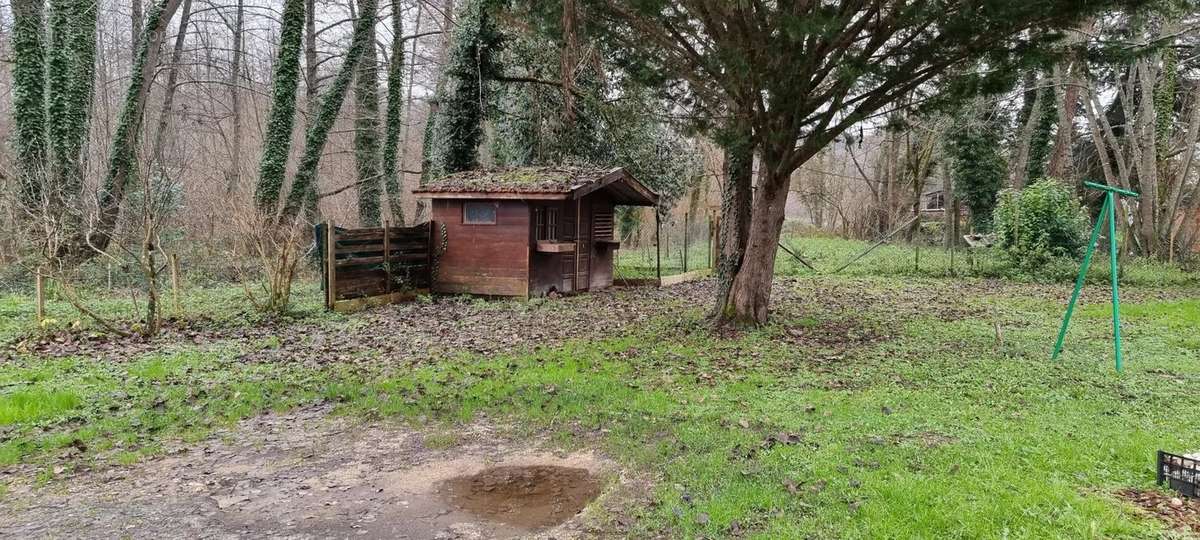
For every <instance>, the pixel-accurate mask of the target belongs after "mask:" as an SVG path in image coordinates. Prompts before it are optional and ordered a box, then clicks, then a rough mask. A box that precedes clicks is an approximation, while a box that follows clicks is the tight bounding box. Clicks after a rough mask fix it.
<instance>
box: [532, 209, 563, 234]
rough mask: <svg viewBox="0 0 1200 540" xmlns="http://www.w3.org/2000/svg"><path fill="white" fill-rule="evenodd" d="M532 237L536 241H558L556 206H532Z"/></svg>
mask: <svg viewBox="0 0 1200 540" xmlns="http://www.w3.org/2000/svg"><path fill="white" fill-rule="evenodd" d="M533 216H534V228H533V239H534V240H536V241H538V242H557V241H558V208H557V207H554V206H535V207H534V208H533Z"/></svg>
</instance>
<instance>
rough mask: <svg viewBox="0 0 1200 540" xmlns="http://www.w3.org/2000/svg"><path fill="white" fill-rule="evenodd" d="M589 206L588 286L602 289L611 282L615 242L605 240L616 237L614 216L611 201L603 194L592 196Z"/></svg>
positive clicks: (609, 285)
mask: <svg viewBox="0 0 1200 540" xmlns="http://www.w3.org/2000/svg"><path fill="white" fill-rule="evenodd" d="M589 206H590V207H591V209H592V211H591V230H592V258H591V261H592V270H591V280H590V283H589V287H590V288H592V289H603V288H605V287H611V286H612V284H613V258H614V257H613V252H614V251H616V249H615V248H616V244H610V243H607V242H605V240H614V239H616V238H617V230H616V225H617V224H616V216H615V213H614V208H613V203H612V201H610V200H609V199H608V197H605V196H603V195H597V196H595V197H593V198H592V201H591V204H590V205H589Z"/></svg>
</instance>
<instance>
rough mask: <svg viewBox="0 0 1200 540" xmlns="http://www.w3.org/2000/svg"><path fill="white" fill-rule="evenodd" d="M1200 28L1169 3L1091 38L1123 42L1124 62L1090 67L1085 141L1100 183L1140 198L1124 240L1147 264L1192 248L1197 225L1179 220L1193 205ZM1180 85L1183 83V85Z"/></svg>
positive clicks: (1199, 126)
mask: <svg viewBox="0 0 1200 540" xmlns="http://www.w3.org/2000/svg"><path fill="white" fill-rule="evenodd" d="M1198 28H1200V22H1198V21H1197V20H1196V19H1195V15H1194V14H1187V13H1184V12H1181V11H1180V10H1179V8H1178V7H1173V6H1172V4H1170V3H1166V2H1164V3H1161V4H1158V5H1157V7H1156V8H1155V9H1153V10H1148V11H1142V12H1134V13H1129V14H1125V15H1123V16H1122V17H1118V18H1113V19H1112V20H1109V21H1107V22H1106V24H1105V25H1103V26H1102V27H1101V28H1100V30H1099V32H1100V34H1101V35H1102V36H1104V37H1105V38H1108V39H1117V40H1122V41H1124V42H1126V43H1129V44H1130V45H1129V48H1130V49H1131V50H1132V51H1133V52H1134V53H1135V54H1133V55H1132V56H1126V58H1125V59H1124V61H1121V62H1116V63H1113V64H1109V65H1097V66H1093V68H1092V70H1091V72H1090V73H1089V75H1090V76H1089V77H1088V78H1087V81H1086V83H1085V84H1086V88H1085V92H1084V96H1083V101H1084V104H1085V107H1084V111H1085V112H1086V114H1087V120H1088V126H1089V132H1090V134H1091V142H1092V144H1093V145H1094V147H1095V149H1096V160H1097V161H1098V162H1099V169H1100V171H1101V174H1102V175H1103V177H1104V179H1105V181H1106V182H1107V183H1108V184H1110V185H1115V186H1120V187H1122V188H1125V189H1132V190H1134V191H1137V192H1139V193H1140V194H1141V197H1140V198H1139V199H1138V200H1137V201H1136V202H1131V203H1130V204H1131V205H1132V208H1131V209H1130V212H1129V214H1130V215H1129V218H1130V220H1131V221H1132V225H1131V231H1130V232H1131V233H1132V234H1130V235H1129V236H1130V239H1131V240H1132V244H1133V245H1134V248H1135V250H1136V251H1137V252H1138V253H1139V254H1141V255H1143V256H1147V257H1156V258H1160V259H1173V258H1174V257H1175V256H1176V254H1178V253H1186V252H1188V251H1190V250H1191V249H1192V247H1193V246H1195V245H1196V244H1197V242H1198V241H1200V230H1198V228H1200V227H1198V226H1197V220H1195V219H1185V218H1181V217H1180V213H1181V212H1182V211H1183V209H1185V208H1187V205H1188V204H1194V201H1197V200H1200V183H1197V182H1196V181H1195V173H1196V166H1197V159H1196V158H1197V155H1196V153H1197V143H1198V142H1200V85H1197V84H1196V83H1195V82H1194V78H1193V79H1191V80H1190V81H1189V80H1188V79H1187V75H1188V74H1189V73H1195V67H1196V63H1195V57H1194V55H1193V56H1180V52H1179V51H1181V50H1189V49H1191V48H1192V47H1195V45H1196V34H1197V29H1198ZM1185 81H1186V83H1185Z"/></svg>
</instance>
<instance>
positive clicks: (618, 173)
mask: <svg viewBox="0 0 1200 540" xmlns="http://www.w3.org/2000/svg"><path fill="white" fill-rule="evenodd" d="M601 190H603V191H604V192H606V193H607V194H608V195H609V196H610V197H612V200H613V202H614V203H616V204H618V205H622V206H656V205H657V204H658V194H656V193H654V192H653V191H650V188H647V187H646V186H645V185H644V184H642V183H641V182H638V180H637V179H636V178H634V177H633V175H631V174H629V173H628V172H627V171H625V169H624V168H621V167H618V168H616V169H613V170H611V171H609V173H608V174H606V175H604V177H603V178H601V179H599V180H597V181H595V182H592V183H590V184H587V185H585V186H582V187H578V188H575V189H574V190H572V191H571V198H572V199H580V198H583V197H586V196H588V195H591V194H592V193H595V192H597V191H601Z"/></svg>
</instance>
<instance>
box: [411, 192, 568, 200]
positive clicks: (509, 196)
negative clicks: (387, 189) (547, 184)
mask: <svg viewBox="0 0 1200 540" xmlns="http://www.w3.org/2000/svg"><path fill="white" fill-rule="evenodd" d="M413 195H416V196H418V197H424V198H426V199H488V200H495V199H506V200H519V201H526V200H537V201H564V200H567V199H570V198H571V195H570V194H569V193H519V192H512V191H427V190H423V189H418V190H416V191H413Z"/></svg>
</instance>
